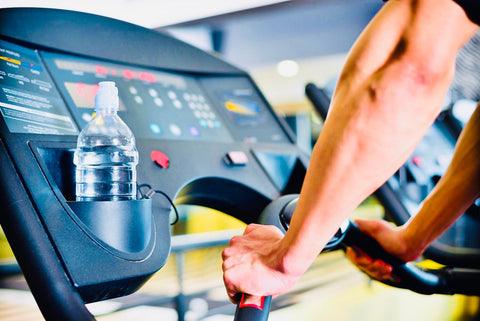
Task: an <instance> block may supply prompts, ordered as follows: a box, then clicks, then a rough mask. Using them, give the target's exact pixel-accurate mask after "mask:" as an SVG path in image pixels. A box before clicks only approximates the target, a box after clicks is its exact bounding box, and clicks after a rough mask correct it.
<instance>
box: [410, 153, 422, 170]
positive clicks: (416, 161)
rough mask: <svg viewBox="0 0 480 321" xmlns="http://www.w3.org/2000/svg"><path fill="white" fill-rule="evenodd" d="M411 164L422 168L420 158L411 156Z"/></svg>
mask: <svg viewBox="0 0 480 321" xmlns="http://www.w3.org/2000/svg"><path fill="white" fill-rule="evenodd" d="M412 162H413V163H414V164H415V165H417V166H418V167H420V166H422V158H421V157H420V156H413V157H412Z"/></svg>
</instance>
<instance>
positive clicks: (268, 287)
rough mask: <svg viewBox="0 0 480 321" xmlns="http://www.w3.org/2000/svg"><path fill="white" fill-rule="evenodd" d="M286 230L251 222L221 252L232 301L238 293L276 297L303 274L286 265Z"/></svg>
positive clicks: (237, 299) (225, 278)
mask: <svg viewBox="0 0 480 321" xmlns="http://www.w3.org/2000/svg"><path fill="white" fill-rule="evenodd" d="M282 239H283V233H282V232H281V231H280V230H279V229H278V228H276V227H275V226H269V225H257V224H250V225H248V226H247V228H246V229H245V232H244V234H243V235H242V236H235V237H233V238H232V239H231V240H230V245H229V247H227V248H226V249H225V250H224V251H223V252H222V258H223V265H222V268H223V280H224V283H225V287H226V290H227V293H228V296H229V298H230V301H232V302H233V303H237V302H238V301H239V297H238V294H240V293H247V294H251V295H255V296H270V295H272V296H275V295H279V294H281V293H284V292H286V291H287V290H289V289H290V288H291V287H292V286H293V285H294V284H295V282H296V281H297V280H298V278H299V277H300V276H299V275H298V276H293V275H288V274H287V273H286V272H285V269H284V268H283V260H282V255H283V252H284V251H283V250H282V248H281V244H280V243H281V240H282Z"/></svg>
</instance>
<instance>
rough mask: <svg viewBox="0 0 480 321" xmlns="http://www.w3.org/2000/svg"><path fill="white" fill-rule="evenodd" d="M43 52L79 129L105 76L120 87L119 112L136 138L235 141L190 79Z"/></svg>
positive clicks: (205, 97) (192, 78)
mask: <svg viewBox="0 0 480 321" xmlns="http://www.w3.org/2000/svg"><path fill="white" fill-rule="evenodd" d="M42 56H43V58H44V60H45V63H46V64H47V66H48V67H49V69H50V71H51V72H52V76H53V77H54V79H55V81H56V82H57V85H58V87H59V88H60V91H61V92H62V94H63V95H64V96H65V99H66V101H67V104H68V106H69V107H70V110H71V111H72V113H73V114H74V116H75V119H76V120H77V122H78V123H79V124H80V126H81V127H83V126H84V125H85V124H86V123H87V122H88V121H89V120H90V119H91V115H92V113H93V108H94V101H95V95H96V93H97V90H98V83H99V82H101V81H105V80H109V81H114V82H115V83H116V86H117V87H118V92H119V100H120V111H119V115H120V117H121V118H122V119H123V120H124V121H125V122H126V123H127V125H128V126H129V127H130V128H131V129H132V131H133V132H134V134H135V136H136V137H140V138H153V139H183V140H208V141H226V142H228V141H233V138H232V136H231V134H230V132H229V130H228V129H227V128H226V127H225V126H224V120H223V119H222V116H220V115H219V114H218V112H217V111H216V109H215V108H214V107H213V106H212V104H211V103H210V101H209V99H208V97H207V96H206V95H205V94H204V92H203V89H202V88H201V87H200V85H199V84H198V81H197V80H196V79H195V78H194V77H191V76H187V75H178V74H174V73H168V72H162V71H156V70H154V71H152V70H147V69H143V68H136V67H130V66H124V65H120V64H113V63H105V62H101V61H95V60H90V59H82V58H76V57H70V56H65V55H59V54H53V53H42Z"/></svg>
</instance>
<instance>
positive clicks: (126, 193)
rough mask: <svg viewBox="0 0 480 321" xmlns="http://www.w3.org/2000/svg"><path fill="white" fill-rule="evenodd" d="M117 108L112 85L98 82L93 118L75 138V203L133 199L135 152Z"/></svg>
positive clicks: (132, 138)
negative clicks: (76, 138)
mask: <svg viewBox="0 0 480 321" xmlns="http://www.w3.org/2000/svg"><path fill="white" fill-rule="evenodd" d="M118 105H119V100H118V89H117V87H115V82H113V81H102V82H100V83H99V88H98V92H97V95H96V97H95V115H94V117H93V118H92V120H91V121H90V122H88V123H87V125H86V126H85V127H84V128H83V129H82V131H81V132H80V134H79V135H78V140H77V148H76V150H75V153H74V157H73V162H74V163H75V165H76V171H75V185H76V186H75V194H76V199H77V201H117V200H132V199H136V194H137V185H136V180H137V177H136V176H137V175H136V169H135V167H136V165H137V163H138V152H137V149H136V147H135V137H134V136H133V133H132V131H131V130H130V129H129V128H128V126H127V125H126V124H125V123H124V122H123V121H122V120H121V119H120V117H119V116H118V115H117V111H118Z"/></svg>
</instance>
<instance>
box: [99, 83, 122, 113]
mask: <svg viewBox="0 0 480 321" xmlns="http://www.w3.org/2000/svg"><path fill="white" fill-rule="evenodd" d="M98 85H99V86H100V87H98V92H97V95H96V96H95V110H114V111H117V110H118V89H117V87H115V82H114V81H102V82H100V83H98Z"/></svg>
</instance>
